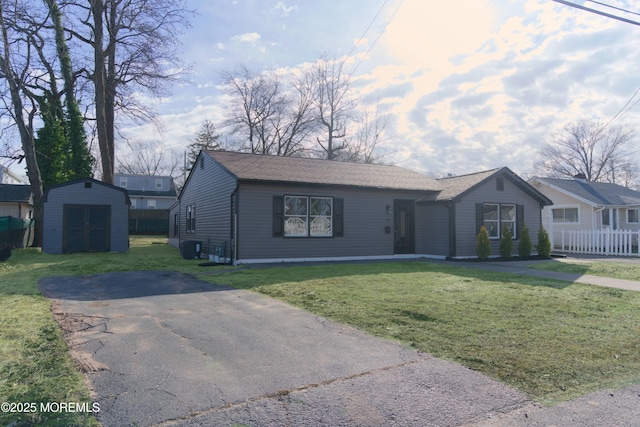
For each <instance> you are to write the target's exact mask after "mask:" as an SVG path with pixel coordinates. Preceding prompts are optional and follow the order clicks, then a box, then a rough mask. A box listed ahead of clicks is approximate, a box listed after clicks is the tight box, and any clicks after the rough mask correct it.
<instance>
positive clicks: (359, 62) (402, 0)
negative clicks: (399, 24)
mask: <svg viewBox="0 0 640 427" xmlns="http://www.w3.org/2000/svg"><path fill="white" fill-rule="evenodd" d="M403 2H404V0H400V3H398V6H397V7H396V9H395V10H394V11H393V13H392V14H391V16H390V17H389V19H388V20H387V23H386V24H384V28H382V31H380V34H378V37H376V38H375V40H374V41H373V43H371V46H369V49H367V51H366V52H365V54H364V55H362V57H361V58H360V61H358V63H357V64H356V66H355V67H353V70H351V73H350V74H353V73H355V72H356V70H357V69H358V67H359V66H360V64H361V63H362V61H363V60H364V58H366V56H367V55H369V52H371V49H373V47H374V46H375V45H376V43H377V42H378V40H379V39H380V37H382V35H383V34H384V33H385V31H387V27H388V26H389V24H390V23H391V21H393V18H394V17H395V16H396V13H398V10H400V6H402V3H403Z"/></svg>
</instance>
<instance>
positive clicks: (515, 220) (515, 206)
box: [482, 203, 520, 240]
mask: <svg viewBox="0 0 640 427" xmlns="http://www.w3.org/2000/svg"><path fill="white" fill-rule="evenodd" d="M482 206H483V209H484V206H496V207H497V209H498V219H497V220H489V222H492V223H493V222H495V223H497V225H498V227H497V228H498V235H497V236H491V235H489V239H490V240H500V239H501V238H502V223H503V222H512V223H513V227H512V229H513V233H512V236H511V239H512V240H517V239H519V238H520V237H519V236H518V235H517V234H518V231H517V230H518V204H517V203H483V204H482ZM504 206H513V213H514V218H513V221H507V220H503V219H502V208H503V207H504ZM486 223H487V220H485V219H484V217H483V218H482V224H483V225H485V227H486ZM487 228H488V227H487ZM487 231H488V230H487Z"/></svg>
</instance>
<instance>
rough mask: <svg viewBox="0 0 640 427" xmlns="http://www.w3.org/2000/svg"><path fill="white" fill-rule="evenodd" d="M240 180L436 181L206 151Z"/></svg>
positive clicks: (421, 186) (427, 187) (399, 185)
mask: <svg viewBox="0 0 640 427" xmlns="http://www.w3.org/2000/svg"><path fill="white" fill-rule="evenodd" d="M206 153H207V154H208V155H209V156H211V157H212V158H213V159H214V160H215V161H216V162H218V163H219V164H220V165H222V166H223V167H224V168H225V169H226V170H227V171H229V172H230V173H231V174H233V175H234V176H235V177H236V178H238V180H240V181H249V182H251V181H255V182H260V181H262V182H274V183H305V184H322V185H339V186H350V187H363V188H377V189H394V190H418V191H439V190H440V189H441V186H440V184H439V183H438V181H437V180H435V179H433V178H429V177H428V176H425V175H423V174H420V173H418V172H413V171H410V170H408V169H404V168H401V167H399V166H387V165H373V164H363V163H346V162H336V161H327V160H321V159H309V158H302V157H283V156H269V155H260V154H249V153H236V152H229V151H206Z"/></svg>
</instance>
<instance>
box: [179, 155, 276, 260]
mask: <svg viewBox="0 0 640 427" xmlns="http://www.w3.org/2000/svg"><path fill="white" fill-rule="evenodd" d="M201 162H202V163H201ZM201 165H202V166H201ZM235 188H236V179H235V177H233V176H232V175H230V174H229V173H228V172H227V171H226V170H225V169H223V168H222V167H220V165H219V164H218V163H217V162H216V161H215V160H213V159H212V158H211V157H210V156H208V155H205V154H202V153H201V154H200V157H198V160H197V161H196V163H195V164H194V166H193V170H192V172H191V174H190V176H189V179H188V180H187V183H186V184H185V187H184V189H183V190H182V193H181V195H180V203H179V217H180V220H179V221H180V229H179V236H180V241H185V240H199V241H201V242H202V244H203V248H202V252H203V254H208V253H210V247H211V249H212V247H213V246H216V245H220V244H222V243H223V242H227V243H228V242H229V241H230V237H231V236H230V233H231V195H232V193H233V192H234V190H235ZM189 205H192V206H195V209H196V225H195V233H187V232H186V227H187V216H186V209H187V206H189ZM269 209H270V208H269ZM173 213H174V211H173V210H172V213H171V216H170V218H169V220H170V221H171V222H172V227H173ZM170 233H171V234H170V237H172V236H173V228H172V229H171V232H170Z"/></svg>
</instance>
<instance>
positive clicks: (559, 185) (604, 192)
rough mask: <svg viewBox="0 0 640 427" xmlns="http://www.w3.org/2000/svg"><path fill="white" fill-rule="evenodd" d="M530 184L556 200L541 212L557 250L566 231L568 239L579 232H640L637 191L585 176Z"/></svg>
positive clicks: (537, 179) (639, 198)
mask: <svg viewBox="0 0 640 427" xmlns="http://www.w3.org/2000/svg"><path fill="white" fill-rule="evenodd" d="M529 183H530V184H531V185H533V186H534V187H535V188H536V189H537V190H538V191H540V192H541V193H542V194H544V195H545V196H547V197H548V198H549V199H551V200H552V201H553V205H552V206H545V207H544V208H543V209H542V225H543V226H544V228H545V229H546V230H547V231H548V232H549V235H550V237H551V239H552V242H555V246H556V247H557V246H558V243H559V242H560V241H561V238H562V232H563V231H565V236H566V235H567V232H575V231H577V230H585V231H586V230H633V231H638V230H640V192H638V191H634V190H631V189H630V188H627V187H623V186H621V185H618V184H612V183H607V182H589V181H587V180H586V179H584V178H582V177H577V178H573V179H560V178H541V177H534V178H532V179H531V180H530V181H529ZM634 244H637V242H634Z"/></svg>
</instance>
